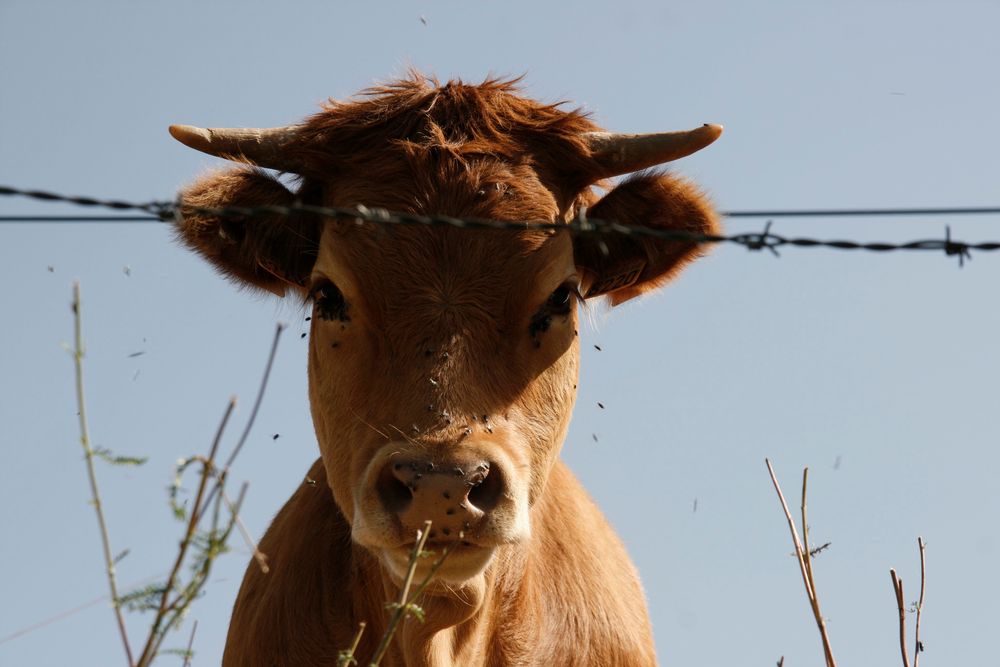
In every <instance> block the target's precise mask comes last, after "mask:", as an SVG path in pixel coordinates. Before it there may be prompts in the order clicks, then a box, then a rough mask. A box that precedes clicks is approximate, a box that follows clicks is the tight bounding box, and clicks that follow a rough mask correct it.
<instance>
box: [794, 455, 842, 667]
mask: <svg viewBox="0 0 1000 667" xmlns="http://www.w3.org/2000/svg"><path fill="white" fill-rule="evenodd" d="M808 484H809V468H803V469H802V504H801V505H800V508H801V510H802V562H803V563H804V564H805V566H806V574H807V575H808V576H809V586H810V587H811V588H812V591H813V596H812V598H810V599H809V604H810V606H812V611H813V616H815V617H816V623H818V624H819V633H820V637H821V638H822V640H823V654H824V656H825V657H826V664H827V667H833V666H834V665H836V664H837V663H836V661H835V660H834V659H833V647H832V646H830V637H829V636H828V635H827V632H826V621H825V620H824V619H823V613H822V612H821V611H820V609H819V595H818V594H817V593H816V579H815V578H813V570H812V550H811V549H810V548H809V522H808V520H807V518H806V490H807V487H808Z"/></svg>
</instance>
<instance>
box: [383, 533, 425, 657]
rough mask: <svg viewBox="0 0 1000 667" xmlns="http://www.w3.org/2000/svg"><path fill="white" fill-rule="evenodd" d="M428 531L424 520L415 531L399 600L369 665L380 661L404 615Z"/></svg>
mask: <svg viewBox="0 0 1000 667" xmlns="http://www.w3.org/2000/svg"><path fill="white" fill-rule="evenodd" d="M430 532H431V522H430V521H425V522H424V529H423V530H418V531H417V542H416V544H414V545H413V551H412V552H410V564H409V566H408V567H407V569H406V578H404V579H403V586H402V588H401V589H400V591H399V602H398V603H397V605H396V608H395V609H394V610H393V612H392V616H390V617H389V624H388V625H387V626H386V628H385V633H384V634H383V635H382V640H381V641H380V642H379V645H378V648H377V649H375V655H373V656H372V660H371V663H370V667H377V665H378V664H379V662H381V661H382V657H383V656H384V655H385V652H386V650H388V648H389V642H390V641H391V640H392V635H393V633H395V632H396V626H397V625H399V622H400V621H401V620H403V616H405V615H406V607H407V601H408V600H409V594H410V586H411V585H412V584H413V575H414V573H416V571H417V562H418V561H419V560H420V554H421V553H422V552H423V550H424V545H425V544H427V536H428V535H430Z"/></svg>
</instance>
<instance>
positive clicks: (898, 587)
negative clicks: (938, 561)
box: [889, 569, 910, 667]
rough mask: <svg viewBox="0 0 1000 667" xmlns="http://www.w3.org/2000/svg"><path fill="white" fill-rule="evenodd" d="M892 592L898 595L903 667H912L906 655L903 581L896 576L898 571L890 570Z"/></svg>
mask: <svg viewBox="0 0 1000 667" xmlns="http://www.w3.org/2000/svg"><path fill="white" fill-rule="evenodd" d="M889 576H891V577H892V590H893V592H894V593H895V594H896V607H897V608H898V609H899V652H900V653H901V654H902V656H903V667H910V658H909V657H908V656H907V655H906V605H905V603H904V602H903V580H902V579H900V578H899V577H897V576H896V570H893V569H890V570H889Z"/></svg>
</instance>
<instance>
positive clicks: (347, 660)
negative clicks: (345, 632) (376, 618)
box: [337, 621, 368, 667]
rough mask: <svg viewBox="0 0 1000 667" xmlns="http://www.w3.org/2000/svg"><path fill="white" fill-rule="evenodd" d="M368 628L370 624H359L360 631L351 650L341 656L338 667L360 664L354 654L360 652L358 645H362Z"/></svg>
mask: <svg viewBox="0 0 1000 667" xmlns="http://www.w3.org/2000/svg"><path fill="white" fill-rule="evenodd" d="M367 626H368V624H367V623H365V622H364V621H361V622H360V623H358V631H357V632H356V633H355V634H354V640H353V641H352V642H351V648H349V649H347V651H345V652H344V653H343V654H341V656H340V659H339V660H338V661H337V667H350V665H356V664H358V661H357V660H356V659H355V657H354V654H355V653H356V652H357V650H358V645H359V644H361V635H363V634H365V628H366V627H367Z"/></svg>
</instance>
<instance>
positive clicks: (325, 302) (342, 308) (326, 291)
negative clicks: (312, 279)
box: [312, 280, 351, 322]
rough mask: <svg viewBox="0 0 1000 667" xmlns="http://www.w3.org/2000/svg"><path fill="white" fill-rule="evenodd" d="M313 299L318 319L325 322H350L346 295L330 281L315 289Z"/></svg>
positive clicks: (320, 284)
mask: <svg viewBox="0 0 1000 667" xmlns="http://www.w3.org/2000/svg"><path fill="white" fill-rule="evenodd" d="M312 299H313V304H314V306H313V307H314V309H315V311H316V316H317V317H319V318H321V319H324V320H340V321H341V322H348V321H350V319H351V318H350V317H348V315H347V301H345V300H344V293H343V292H341V291H340V289H339V288H338V287H337V286H336V285H334V284H333V283H332V282H330V281H329V280H326V281H323V282H321V283H319V284H318V285H316V286H315V287H314V288H313V290H312Z"/></svg>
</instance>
